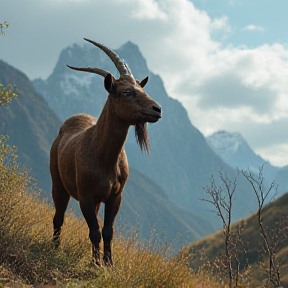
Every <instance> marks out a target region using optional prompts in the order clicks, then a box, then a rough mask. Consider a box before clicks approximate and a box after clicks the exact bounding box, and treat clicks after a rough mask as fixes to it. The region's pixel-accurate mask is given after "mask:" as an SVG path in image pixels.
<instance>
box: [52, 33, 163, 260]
mask: <svg viewBox="0 0 288 288" xmlns="http://www.w3.org/2000/svg"><path fill="white" fill-rule="evenodd" d="M85 40H86V41H89V42H90V43H92V44H94V45H95V46H97V47H99V48H100V49H101V50H102V51H104V52H105V53H106V54H107V55H108V56H109V57H110V59H111V60H112V61H113V63H114V64H115V66H116V68H117V69H118V71H119V73H120V77H119V79H115V78H114V76H113V75H111V74H110V73H109V72H107V71H105V70H102V69H98V68H75V67H70V66H68V67H69V68H72V69H75V70H79V71H85V72H92V73H96V74H99V75H101V76H103V77H105V80H104V86H105V89H106V90H107V91H108V93H109V95H108V99H107V101H106V103H105V106H104V108H103V110H102V112H101V115H100V116H99V119H98V121H97V120H96V119H95V118H94V117H92V116H90V115H86V114H78V115H75V116H72V117H70V118H68V119H67V120H66V121H65V122H64V124H63V125H62V127H61V128H60V131H59V134H58V136H57V137H56V139H55V140H54V142H53V144H52V147H51V153H50V173H51V178H52V196H53V201H54V205H55V210H56V212H55V216H54V218H53V225H54V234H53V242H54V244H55V246H56V247H58V246H59V244H60V231H61V226H62V225H63V220H64V214H65V211H66V209H67V205H68V202H69V199H70V197H73V198H75V199H76V200H78V201H79V204H80V208H81V211H82V213H83V216H84V218H85V220H86V222H87V224H88V227H89V238H90V240H91V242H92V256H93V258H92V259H93V262H94V261H95V263H96V264H97V265H100V248H99V244H100V240H101V232H100V229H99V224H98V212H99V208H100V204H101V202H103V203H105V216H104V226H103V229H102V237H103V242H104V256H103V261H104V264H105V265H113V262H112V253H111V241H112V237H113V226H114V220H115V217H116V215H117V213H118V211H119V208H120V205H121V200H122V192H123V188H124V186H125V183H126V180H127V178H128V175H129V167H128V162H127V158H126V153H125V150H124V144H125V140H126V138H127V134H128V130H129V127H130V126H131V125H135V134H136V137H137V141H138V143H139V145H140V147H141V149H145V150H146V151H147V152H148V153H149V140H148V135H147V129H146V123H147V122H149V123H154V122H157V121H158V120H159V118H161V107H160V106H159V105H158V104H157V103H156V102H155V101H153V100H152V99H151V98H150V97H149V96H148V95H147V94H146V93H145V92H144V90H143V87H144V86H145V84H146V83H147V81H148V77H146V78H145V79H144V80H142V81H137V80H135V79H134V77H133V76H132V74H131V71H130V70H129V68H128V66H127V65H126V64H125V62H124V61H123V60H121V59H120V58H119V57H118V55H117V54H116V53H115V52H113V51H112V50H110V49H109V48H107V47H105V46H104V45H102V44H99V43H97V42H94V41H91V40H88V39H85Z"/></svg>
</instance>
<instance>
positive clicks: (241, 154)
mask: <svg viewBox="0 0 288 288" xmlns="http://www.w3.org/2000/svg"><path fill="white" fill-rule="evenodd" d="M206 141H207V143H208V145H209V146H210V147H211V148H212V149H213V150H214V152H215V153H216V154H218V155H219V156H220V157H221V158H222V159H223V160H224V161H225V162H226V163H227V164H228V165H230V166H232V167H234V168H240V169H246V168H248V167H249V169H250V170H253V171H255V172H256V171H258V170H259V168H260V167H261V166H263V165H264V164H265V165H267V166H271V165H270V164H269V163H268V162H267V161H265V160H264V159H263V158H261V157H260V156H259V155H257V154H256V153H255V152H254V151H253V150H252V149H251V148H250V146H249V145H248V143H247V142H246V141H245V139H244V138H243V137H242V135H241V134H240V133H238V132H226V131H223V130H222V131H217V132H215V133H213V134H212V135H210V136H208V137H207V138H206Z"/></svg>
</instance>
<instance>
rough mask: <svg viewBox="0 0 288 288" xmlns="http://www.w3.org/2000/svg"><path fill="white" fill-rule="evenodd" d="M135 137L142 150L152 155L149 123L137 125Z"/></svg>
mask: <svg viewBox="0 0 288 288" xmlns="http://www.w3.org/2000/svg"><path fill="white" fill-rule="evenodd" d="M135 137H136V141H137V143H138V144H139V146H140V148H141V150H142V151H143V150H144V151H146V153H147V154H150V143H149V138H148V131H147V123H141V124H136V125H135Z"/></svg>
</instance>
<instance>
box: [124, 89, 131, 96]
mask: <svg viewBox="0 0 288 288" xmlns="http://www.w3.org/2000/svg"><path fill="white" fill-rule="evenodd" d="M123 94H124V95H128V96H129V95H131V91H130V90H125V91H123Z"/></svg>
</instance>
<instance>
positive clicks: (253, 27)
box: [242, 24, 265, 32]
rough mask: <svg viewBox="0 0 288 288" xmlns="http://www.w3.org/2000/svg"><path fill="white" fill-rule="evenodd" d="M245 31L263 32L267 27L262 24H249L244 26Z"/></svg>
mask: <svg viewBox="0 0 288 288" xmlns="http://www.w3.org/2000/svg"><path fill="white" fill-rule="evenodd" d="M242 30H243V31H260V32H263V31H264V30H265V29H264V28H263V27H262V26H256V25H252V24H251V25H247V26H245V27H244V28H242Z"/></svg>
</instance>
